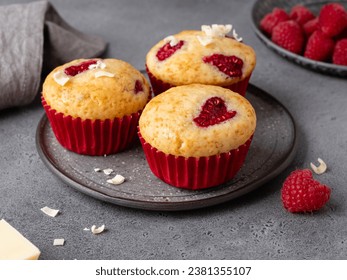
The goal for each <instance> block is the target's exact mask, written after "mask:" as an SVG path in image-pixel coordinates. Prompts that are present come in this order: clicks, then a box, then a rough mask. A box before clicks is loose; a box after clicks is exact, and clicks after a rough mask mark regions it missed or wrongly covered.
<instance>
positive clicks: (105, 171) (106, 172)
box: [103, 168, 113, 175]
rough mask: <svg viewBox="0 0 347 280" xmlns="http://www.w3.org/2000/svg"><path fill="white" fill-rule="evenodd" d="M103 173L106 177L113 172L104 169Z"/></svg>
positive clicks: (109, 169)
mask: <svg viewBox="0 0 347 280" xmlns="http://www.w3.org/2000/svg"><path fill="white" fill-rule="evenodd" d="M103 172H104V173H105V174H106V175H110V174H111V173H112V172H113V169H111V168H107V169H104V170H103Z"/></svg>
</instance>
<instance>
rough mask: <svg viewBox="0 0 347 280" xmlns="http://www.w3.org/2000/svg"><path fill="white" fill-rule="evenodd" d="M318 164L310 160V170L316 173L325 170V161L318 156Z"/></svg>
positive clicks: (321, 172)
mask: <svg viewBox="0 0 347 280" xmlns="http://www.w3.org/2000/svg"><path fill="white" fill-rule="evenodd" d="M318 162H319V166H316V165H314V164H313V163H312V162H311V163H310V165H311V168H312V170H313V171H314V173H316V174H318V175H319V174H323V173H324V172H325V171H326V170H327V165H326V163H325V162H324V161H323V160H322V159H321V158H318Z"/></svg>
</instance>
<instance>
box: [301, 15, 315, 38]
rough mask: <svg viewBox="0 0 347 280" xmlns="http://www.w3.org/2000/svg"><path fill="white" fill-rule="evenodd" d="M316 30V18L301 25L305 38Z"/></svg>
mask: <svg viewBox="0 0 347 280" xmlns="http://www.w3.org/2000/svg"><path fill="white" fill-rule="evenodd" d="M318 28H319V22H318V18H314V19H311V20H309V21H308V22H306V23H305V24H304V25H303V29H304V31H305V34H306V36H307V37H309V36H310V35H311V34H312V33H313V32H315V31H316V30H317V29H318Z"/></svg>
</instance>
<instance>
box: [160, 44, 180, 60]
mask: <svg viewBox="0 0 347 280" xmlns="http://www.w3.org/2000/svg"><path fill="white" fill-rule="evenodd" d="M183 45H184V41H182V40H181V41H179V42H178V43H177V44H176V45H174V46H171V45H170V42H169V43H166V44H165V45H164V46H162V47H161V48H160V49H159V50H158V52H157V58H158V59H159V60H160V61H163V60H165V59H167V58H169V57H170V56H172V55H173V54H174V53H175V52H176V51H177V50H179V49H180V48H182V46H183Z"/></svg>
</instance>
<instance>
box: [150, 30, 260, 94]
mask: <svg viewBox="0 0 347 280" xmlns="http://www.w3.org/2000/svg"><path fill="white" fill-rule="evenodd" d="M201 29H202V31H195V30H186V31H182V32H180V33H178V34H176V35H173V36H168V37H166V38H165V39H163V40H161V41H160V42H158V43H157V44H156V45H155V46H153V47H152V48H151V50H150V51H149V52H148V54H147V57H146V69H147V73H148V76H149V78H150V81H151V84H152V89H153V92H154V94H156V95H157V94H159V93H161V92H163V91H165V90H167V89H168V88H170V87H172V86H179V85H188V84H194V83H198V84H207V85H217V86H222V87H226V88H229V89H231V90H233V91H236V92H238V93H240V94H241V95H243V96H244V95H245V93H246V89H247V86H248V81H249V79H250V77H251V74H252V72H253V70H254V68H255V65H256V54H255V52H254V50H253V48H251V47H250V46H247V45H246V44H244V43H242V42H239V41H240V40H241V38H239V37H238V36H237V34H236V32H235V31H234V30H233V36H234V37H229V36H227V35H226V34H227V33H229V32H230V31H231V30H232V26H231V25H225V26H224V25H215V24H214V25H212V26H206V25H203V26H202V28H201Z"/></svg>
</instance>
